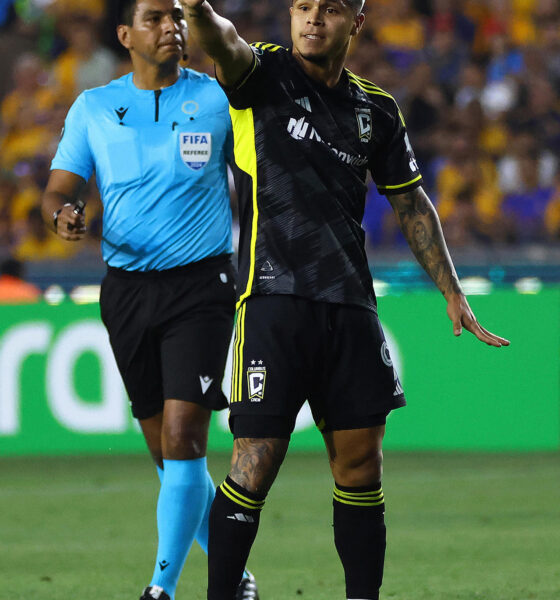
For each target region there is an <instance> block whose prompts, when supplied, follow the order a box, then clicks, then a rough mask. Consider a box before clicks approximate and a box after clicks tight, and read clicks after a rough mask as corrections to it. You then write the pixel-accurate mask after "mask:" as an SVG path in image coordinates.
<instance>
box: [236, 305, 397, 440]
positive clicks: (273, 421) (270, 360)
mask: <svg viewBox="0 0 560 600" xmlns="http://www.w3.org/2000/svg"><path fill="white" fill-rule="evenodd" d="M305 400H308V401H309V405H310V407H311V411H312V413H313V418H314V420H315V423H316V424H317V426H318V428H319V429H320V430H321V431H322V432H328V431H335V430H343V429H359V428H363V427H373V426H375V425H381V424H383V423H385V418H386V416H387V414H388V413H389V412H390V411H391V410H393V409H394V408H399V407H401V406H404V405H405V404H406V401H405V399H404V394H403V390H402V388H401V384H400V382H399V379H398V376H397V373H396V371H395V369H394V367H393V363H392V360H391V356H390V354H389V349H388V347H387V342H386V341H385V336H384V334H383V330H382V329H381V325H380V323H379V319H378V317H377V314H376V313H374V312H372V311H370V310H367V309H365V308H360V307H357V306H349V305H342V304H329V303H324V302H314V301H311V300H307V299H304V298H299V297H296V296H282V295H271V296H252V297H250V298H248V299H247V300H246V301H245V303H244V304H242V305H241V307H240V308H239V310H238V312H237V319H236V325H235V341H234V346H233V373H232V391H231V403H230V409H231V414H230V427H231V430H232V432H233V434H234V436H235V437H257V438H258V437H280V438H286V439H289V437H290V435H291V433H292V431H293V429H294V425H295V420H296V417H297V414H298V412H299V410H300V408H301V406H302V404H303V403H304V402H305Z"/></svg>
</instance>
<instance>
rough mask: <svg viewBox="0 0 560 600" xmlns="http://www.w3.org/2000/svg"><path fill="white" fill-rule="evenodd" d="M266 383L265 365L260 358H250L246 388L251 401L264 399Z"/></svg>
mask: <svg viewBox="0 0 560 600" xmlns="http://www.w3.org/2000/svg"><path fill="white" fill-rule="evenodd" d="M265 383H266V367H265V366H264V365H263V361H262V360H258V361H257V360H252V361H251V366H250V367H249V368H248V369H247V389H248V395H249V400H250V401H251V402H261V401H262V400H264V385H265Z"/></svg>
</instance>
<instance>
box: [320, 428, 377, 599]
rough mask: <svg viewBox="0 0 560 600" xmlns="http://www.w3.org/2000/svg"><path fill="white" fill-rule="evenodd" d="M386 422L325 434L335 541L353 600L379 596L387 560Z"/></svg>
mask: <svg viewBox="0 0 560 600" xmlns="http://www.w3.org/2000/svg"><path fill="white" fill-rule="evenodd" d="M384 434H385V425H379V426H375V427H368V428H364V429H349V430H342V431H330V432H328V433H324V434H323V437H324V440H325V444H326V446H327V451H328V454H329V461H330V466H331V470H332V474H333V477H334V481H335V486H334V492H333V524H334V537H335V545H336V549H337V551H338V554H339V556H340V560H341V562H342V565H343V567H344V574H345V579H346V597H347V598H348V599H349V600H352V599H354V598H360V599H363V600H378V598H379V588H380V587H381V583H382V580H383V564H384V560H385V521H384V514H385V502H384V498H383V490H382V487H381V475H382V461H383V453H382V449H381V446H382V441H383V436H384Z"/></svg>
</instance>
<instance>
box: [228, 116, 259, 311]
mask: <svg viewBox="0 0 560 600" xmlns="http://www.w3.org/2000/svg"><path fill="white" fill-rule="evenodd" d="M229 114H230V116H231V124H232V126H233V137H234V140H235V144H234V149H233V152H234V156H235V164H236V165H237V166H238V167H239V168H240V169H241V170H242V171H244V172H245V173H247V174H248V175H249V176H250V177H251V180H252V186H253V221H252V224H251V244H250V263H249V276H248V278H247V287H246V288H245V291H244V292H243V293H242V294H241V296H240V297H239V301H238V302H237V308H239V307H240V306H241V304H242V303H243V301H244V300H245V299H246V298H248V297H249V296H250V295H251V289H252V287H253V279H254V277H255V253H256V247H257V225H258V221H259V207H258V205H257V150H256V148H255V122H254V118H253V109H252V108H246V109H244V110H236V109H235V108H233V107H232V106H230V107H229Z"/></svg>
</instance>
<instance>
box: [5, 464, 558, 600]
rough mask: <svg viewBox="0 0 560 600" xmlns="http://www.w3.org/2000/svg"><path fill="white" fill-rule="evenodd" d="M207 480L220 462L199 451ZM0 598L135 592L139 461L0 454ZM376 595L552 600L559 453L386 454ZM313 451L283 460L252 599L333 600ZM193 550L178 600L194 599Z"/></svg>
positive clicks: (327, 521) (336, 570) (197, 567)
mask: <svg viewBox="0 0 560 600" xmlns="http://www.w3.org/2000/svg"><path fill="white" fill-rule="evenodd" d="M209 463H210V468H211V470H212V473H213V475H214V477H215V480H216V481H217V482H219V481H220V480H221V479H222V478H223V476H224V475H225V473H226V471H227V466H228V457H227V456H225V455H212V456H211V457H210V459H209ZM0 473H1V481H2V484H1V486H0V599H1V600H74V599H79V600H99V599H100V598H106V599H108V600H125V599H131V600H137V598H138V597H139V595H140V591H141V589H142V588H143V587H144V586H145V585H147V583H149V580H150V577H151V573H152V569H153V561H154V559H155V550H156V543H155V539H156V531H155V503H156V498H157V477H156V473H155V470H154V468H153V467H152V466H151V463H150V460H149V458H148V455H147V453H146V455H145V456H144V455H142V456H112V457H79V458H18V459H6V458H4V459H0ZM383 488H384V491H385V497H386V501H387V519H386V520H387V526H388V552H387V560H386V568H385V583H384V586H383V588H382V599H383V600H389V599H390V600H444V599H445V600H471V599H472V600H475V599H476V600H478V599H480V600H558V599H559V598H560V559H559V557H560V456H559V455H558V454H523V455H499V454H494V455H487V454H427V453H426V454H401V453H386V456H385V477H384V482H383ZM331 493H332V482H331V479H330V475H329V471H328V467H327V463H326V459H325V457H324V456H323V455H321V454H317V455H315V454H297V453H294V454H289V455H288V457H287V459H286V463H285V464H284V466H283V468H282V470H281V472H280V475H279V478H278V480H277V482H276V484H275V486H274V487H273V489H272V491H271V493H270V495H269V498H268V501H267V505H266V507H265V509H264V511H263V515H262V519H261V527H260V531H259V536H258V537H257V541H256V543H255V546H254V547H253V552H252V555H251V559H250V568H251V569H252V570H253V571H254V573H255V574H256V576H257V578H258V582H259V586H260V590H261V598H262V599H263V600H290V599H303V600H305V598H307V599H308V600H335V599H337V598H338V599H341V600H342V599H343V598H345V595H344V586H343V575H342V568H341V566H340V564H339V562H338V557H337V555H336V553H335V550H334V545H333V542H332V527H331V522H332V521H331V511H332V508H331ZM205 580H206V561H205V556H204V555H203V553H202V552H201V551H200V549H199V548H198V547H196V548H193V550H192V551H191V555H190V556H189V558H188V559H187V564H186V566H185V570H184V572H183V576H182V579H181V582H180V584H179V588H178V591H177V600H204V599H205V597H206V595H205V587H206V585H205Z"/></svg>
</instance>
